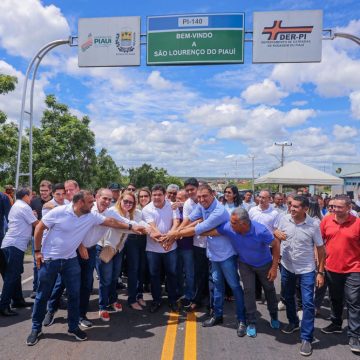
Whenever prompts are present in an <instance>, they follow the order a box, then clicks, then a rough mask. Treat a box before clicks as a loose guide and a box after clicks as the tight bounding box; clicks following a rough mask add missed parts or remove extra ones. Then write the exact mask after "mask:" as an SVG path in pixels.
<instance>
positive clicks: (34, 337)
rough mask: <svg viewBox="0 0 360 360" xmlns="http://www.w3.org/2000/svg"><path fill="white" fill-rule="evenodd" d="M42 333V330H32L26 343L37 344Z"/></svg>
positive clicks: (29, 344)
mask: <svg viewBox="0 0 360 360" xmlns="http://www.w3.org/2000/svg"><path fill="white" fill-rule="evenodd" d="M41 334H42V332H41V330H31V333H30V335H29V336H28V338H27V339H26V345H28V346H33V345H35V344H37V342H38V341H39V337H40V335H41Z"/></svg>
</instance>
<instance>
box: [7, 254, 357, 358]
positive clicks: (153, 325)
mask: <svg viewBox="0 0 360 360" xmlns="http://www.w3.org/2000/svg"><path fill="white" fill-rule="evenodd" d="M24 267H25V272H24V274H23V282H24V284H23V292H24V295H25V296H29V294H30V291H31V286H32V285H31V284H32V280H31V275H32V264H31V258H27V259H26V261H25V266H24ZM277 285H278V281H277ZM1 287H2V282H0V288H1ZM97 289H98V283H97V281H95V289H94V294H93V295H92V297H91V302H90V311H89V313H88V317H89V319H92V320H94V326H93V327H92V328H90V329H86V332H87V335H88V340H87V341H84V342H79V341H77V340H75V339H74V338H72V337H70V336H68V335H67V333H66V332H67V322H66V311H65V310H59V311H58V312H57V314H56V320H55V323H54V324H53V325H52V326H51V327H47V328H45V327H43V335H42V337H41V338H40V341H39V343H38V344H36V345H35V346H33V347H29V346H27V345H26V344H25V340H26V338H27V336H28V334H29V333H30V330H31V318H30V317H31V309H30V308H29V309H20V310H19V316H16V317H12V318H4V317H0V359H1V360H17V359H36V360H38V359H62V360H65V359H87V360H92V359H103V360H105V359H129V360H159V359H161V360H172V359H174V360H180V359H184V360H197V359H198V360H212V359H214V360H215V359H224V360H225V359H231V360H233V359H242V360H247V359H249V360H257V359H267V360H271V359H274V360H275V359H276V360H281V359H288V360H291V359H300V358H303V357H302V356H301V355H300V354H299V347H300V340H299V332H297V333H294V334H290V335H286V334H283V333H282V332H281V331H280V330H273V329H271V328H270V326H269V322H268V320H269V315H268V312H267V309H266V305H265V304H263V303H261V302H258V311H259V321H258V326H257V329H258V336H257V337H256V338H254V339H253V338H249V337H244V338H239V337H238V336H237V335H236V329H235V328H236V322H235V318H234V314H235V310H234V304H233V303H231V302H227V303H226V305H225V316H224V324H222V325H218V326H215V327H213V328H202V327H201V320H203V319H204V318H205V316H206V315H205V313H202V312H197V313H196V314H187V313H185V312H182V313H180V314H174V313H172V314H169V313H168V309H167V307H166V305H163V307H162V308H161V309H160V311H159V312H158V313H156V314H150V313H149V312H148V311H147V310H145V311H135V310H132V309H130V308H128V307H127V306H126V291H121V292H120V296H119V298H120V301H121V302H122V304H123V306H124V310H123V312H121V313H116V314H111V320H110V322H108V323H104V322H102V321H101V320H99V319H98V318H97V315H98V313H97V300H98V297H97ZM27 300H29V299H27ZM145 300H149V301H150V300H151V296H150V294H145ZM328 315H329V308H328V304H327V303H326V302H325V306H324V307H323V308H322V316H323V317H322V318H317V319H316V321H315V327H316V329H315V337H316V338H317V339H318V341H317V342H316V343H315V344H314V345H313V347H314V352H313V355H312V358H316V359H329V360H330V359H331V360H337V359H339V360H346V359H360V356H357V355H355V354H353V353H352V352H350V350H349V348H348V345H347V337H346V327H345V329H344V332H343V333H342V334H331V335H325V334H322V333H321V332H320V328H321V327H323V326H326V325H327V324H328V322H327V321H326V320H324V317H326V316H328ZM279 318H280V321H281V322H282V323H283V324H286V323H287V322H286V314H285V311H281V312H280V313H279ZM344 324H346V322H345V323H344Z"/></svg>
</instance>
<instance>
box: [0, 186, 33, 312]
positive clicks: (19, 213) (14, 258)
mask: <svg viewBox="0 0 360 360" xmlns="http://www.w3.org/2000/svg"><path fill="white" fill-rule="evenodd" d="M30 201H31V191H30V189H28V188H21V189H20V190H18V191H17V192H16V202H15V204H14V205H13V206H12V207H11V210H10V213H9V230H8V231H7V233H6V234H5V237H4V240H3V242H2V245H1V248H2V251H3V253H4V256H5V260H6V270H5V274H4V285H3V289H2V293H1V298H0V314H1V315H3V316H12V315H17V313H16V312H15V311H13V310H11V309H10V301H11V299H20V301H21V302H23V301H24V300H23V297H22V290H21V274H22V273H23V271H24V267H23V263H24V254H25V251H26V249H27V246H28V243H29V241H30V240H31V233H32V228H33V226H36V225H37V223H38V222H39V221H38V220H37V218H36V217H35V215H34V213H33V211H32V210H31V207H30ZM26 304H27V303H25V305H26ZM15 305H16V304H15Z"/></svg>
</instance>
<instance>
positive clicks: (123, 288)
mask: <svg viewBox="0 0 360 360" xmlns="http://www.w3.org/2000/svg"><path fill="white" fill-rule="evenodd" d="M116 289H117V290H125V289H126V285H125V284H124V283H123V282H118V283H117V284H116Z"/></svg>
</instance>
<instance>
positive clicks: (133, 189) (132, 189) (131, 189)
mask: <svg viewBox="0 0 360 360" xmlns="http://www.w3.org/2000/svg"><path fill="white" fill-rule="evenodd" d="M126 190H128V191H135V190H136V189H135V188H129V187H128V188H127V189H126Z"/></svg>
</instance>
